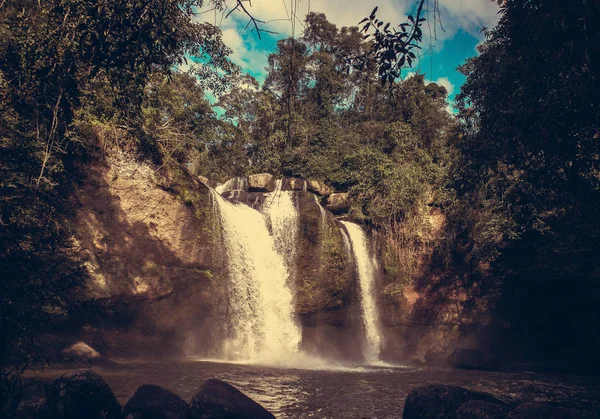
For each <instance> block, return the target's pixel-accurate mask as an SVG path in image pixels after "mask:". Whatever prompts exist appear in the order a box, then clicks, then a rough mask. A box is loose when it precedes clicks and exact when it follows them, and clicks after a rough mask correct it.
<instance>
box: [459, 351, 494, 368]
mask: <svg viewBox="0 0 600 419" xmlns="http://www.w3.org/2000/svg"><path fill="white" fill-rule="evenodd" d="M448 364H450V365H451V366H453V367H454V368H461V369H474V370H495V369H498V359H497V358H496V357H495V356H494V355H493V354H490V353H488V352H484V351H478V350H475V349H463V348H458V349H455V350H454V352H452V353H451V354H450V356H448Z"/></svg>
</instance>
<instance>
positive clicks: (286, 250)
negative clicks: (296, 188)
mask: <svg viewBox="0 0 600 419" xmlns="http://www.w3.org/2000/svg"><path fill="white" fill-rule="evenodd" d="M281 186H282V180H281V179H279V180H277V181H276V184H275V191H274V192H272V193H270V194H269V196H268V197H267V199H266V200H265V201H264V203H263V205H262V206H261V208H260V211H261V212H262V213H263V214H265V216H266V217H267V220H268V223H269V224H270V227H271V234H272V235H273V240H274V241H275V248H276V249H277V251H278V252H279V254H280V255H281V256H282V257H283V259H284V260H285V264H286V266H287V268H288V270H289V271H290V273H292V272H291V271H292V270H293V269H294V265H295V256H296V240H297V238H298V219H299V216H298V210H297V209H296V206H295V205H294V201H293V192H291V191H282V190H281Z"/></svg>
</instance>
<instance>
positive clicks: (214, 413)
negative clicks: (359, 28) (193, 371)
mask: <svg viewBox="0 0 600 419" xmlns="http://www.w3.org/2000/svg"><path fill="white" fill-rule="evenodd" d="M190 416H191V417H192V418H194V419H212V418H220V419H243V418H254V419H273V418H274V416H273V415H272V414H271V413H269V412H268V411H267V410H266V409H265V408H264V407H262V406H261V405H259V404H258V403H256V402H255V401H254V400H252V399H251V398H249V397H248V396H246V395H245V394H244V393H242V392H241V391H239V390H238V389H237V388H235V387H233V386H232V385H230V384H228V383H226V382H224V381H221V380H217V379H215V378H212V379H210V380H207V381H206V382H205V383H204V384H203V385H202V387H200V389H199V390H198V392H197V393H196V394H195V395H194V397H193V398H192V402H191V410H190Z"/></svg>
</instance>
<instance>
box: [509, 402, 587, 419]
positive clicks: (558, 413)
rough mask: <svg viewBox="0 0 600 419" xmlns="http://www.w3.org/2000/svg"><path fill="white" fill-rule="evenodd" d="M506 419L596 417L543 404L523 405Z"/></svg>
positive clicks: (580, 411) (579, 411)
mask: <svg viewBox="0 0 600 419" xmlns="http://www.w3.org/2000/svg"><path fill="white" fill-rule="evenodd" d="M506 418H507V419H532V418H544V419H597V418H598V415H595V414H593V413H590V412H584V411H582V410H576V409H564V408H562V407H555V406H550V405H547V404H543V403H524V404H522V405H521V406H519V407H517V408H515V409H513V410H511V411H510V412H509V413H508V415H506Z"/></svg>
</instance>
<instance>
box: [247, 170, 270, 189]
mask: <svg viewBox="0 0 600 419" xmlns="http://www.w3.org/2000/svg"><path fill="white" fill-rule="evenodd" d="M274 190H275V176H273V175H272V174H270V173H260V174H258V175H251V176H248V191H250V192H273V191H274Z"/></svg>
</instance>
